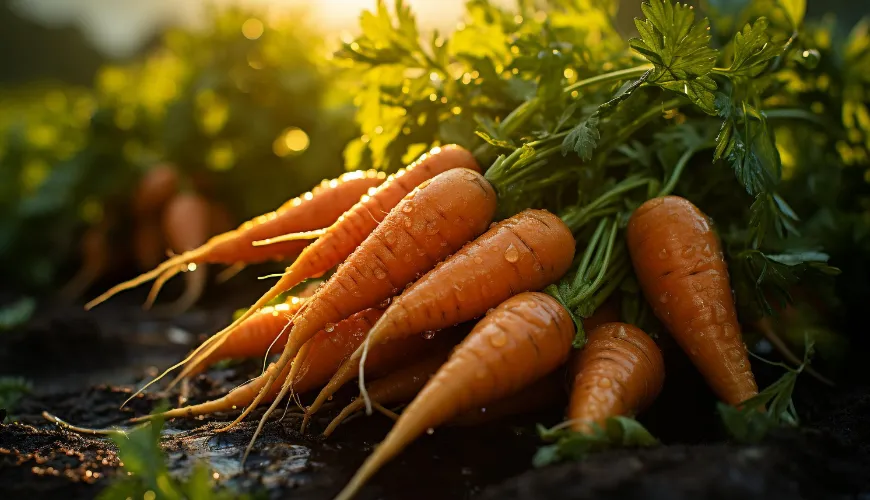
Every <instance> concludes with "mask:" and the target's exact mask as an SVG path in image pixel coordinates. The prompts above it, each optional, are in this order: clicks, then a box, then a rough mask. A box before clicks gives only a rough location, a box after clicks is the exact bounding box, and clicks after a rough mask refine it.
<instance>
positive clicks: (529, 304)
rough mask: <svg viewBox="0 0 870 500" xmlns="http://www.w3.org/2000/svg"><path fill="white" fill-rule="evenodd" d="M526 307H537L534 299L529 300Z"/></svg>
mask: <svg viewBox="0 0 870 500" xmlns="http://www.w3.org/2000/svg"><path fill="white" fill-rule="evenodd" d="M528 307H529V309H534V308H536V307H538V303H537V302H535V301H534V300H530V301H529V303H528Z"/></svg>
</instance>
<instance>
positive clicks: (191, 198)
mask: <svg viewBox="0 0 870 500" xmlns="http://www.w3.org/2000/svg"><path fill="white" fill-rule="evenodd" d="M210 211H211V207H210V205H209V203H208V200H206V199H205V198H203V197H202V196H200V195H198V194H194V193H180V194H178V195H176V196H174V197H173V198H172V199H171V200H169V203H167V204H166V208H164V210H163V234H164V235H165V236H166V242H167V243H169V247H170V248H171V249H172V250H173V251H175V252H177V253H182V252H187V251H189V250H193V249H194V248H197V247H199V246H200V245H202V244H203V243H205V241H206V240H207V239H208V233H209V222H210V217H209V213H210ZM179 271H182V272H185V275H184V276H185V281H186V284H185V289H184V293H183V294H182V296H181V297H179V298H178V299H177V300H176V301H175V303H174V304H173V305H172V306H170V307H171V309H172V310H173V312H176V313H179V312H182V311H185V310H187V309H188V308H190V306H192V305H193V304H194V303H195V302H196V301H197V300H198V299H199V297H200V296H201V295H202V292H203V290H205V284H206V280H207V278H208V272H207V270H206V268H205V265H202V264H201V265H199V266H197V265H196V264H188V265H187V266H179V267H176V268H175V270H173V272H172V273H171V274H169V273H167V275H166V276H164V277H163V279H162V280H160V281H157V282H155V286H154V288H153V289H152V291H151V294H150V295H149V297H148V302H147V303H146V307H149V306H150V305H151V304H152V303H153V302H154V299H156V298H157V293H158V292H159V291H160V285H162V283H163V282H164V281H165V280H166V279H168V278H169V277H171V276H172V275H173V274H175V273H176V272H179Z"/></svg>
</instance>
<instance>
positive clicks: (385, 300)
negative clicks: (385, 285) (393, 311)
mask: <svg viewBox="0 0 870 500" xmlns="http://www.w3.org/2000/svg"><path fill="white" fill-rule="evenodd" d="M392 300H393V299H391V298H386V299H384V300H383V301H381V303H380V304H378V307H379V308H381V309H384V308H385V307H387V306H389V305H390V302H392Z"/></svg>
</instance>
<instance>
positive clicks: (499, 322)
mask: <svg viewBox="0 0 870 500" xmlns="http://www.w3.org/2000/svg"><path fill="white" fill-rule="evenodd" d="M385 316H386V315H385ZM573 337H574V323H573V322H572V320H571V317H570V316H569V314H568V312H567V311H566V310H565V309H564V308H563V307H562V306H561V305H560V304H559V303H558V302H557V301H556V300H555V299H553V298H552V297H550V296H549V295H545V294H542V293H534V292H532V293H529V292H527V293H521V294H519V295H516V296H514V297H511V298H510V299H508V300H506V301H505V302H503V303H502V304H501V305H499V306H498V307H496V308H495V309H494V310H493V311H492V312H491V313H490V314H488V315H487V316H486V317H485V318H483V319H482V320H481V321H480V322H479V323H478V324H477V325H476V326H475V327H474V329H473V330H472V331H471V333H470V334H469V335H468V337H467V338H466V339H465V340H464V341H463V342H462V343H461V344H459V346H458V347H457V348H456V349H455V350H454V351H453V354H451V356H450V359H449V360H448V361H447V363H445V364H444V366H442V367H441V369H439V370H438V373H437V374H435V376H434V377H432V378H431V379H430V380H429V382H428V383H427V384H426V386H425V387H424V388H423V390H422V391H420V394H418V395H417V397H416V398H415V399H414V401H413V402H411V404H410V405H408V407H407V408H405V410H404V411H403V412H402V416H401V417H400V418H399V420H398V421H397V422H396V424H395V425H394V426H393V429H392V430H391V431H390V433H389V434H388V435H387V437H386V438H385V439H384V441H383V442H382V443H381V444H380V445H378V447H377V448H375V451H374V452H373V453H372V455H371V456H370V457H369V458H368V459H367V460H366V461H365V463H364V464H363V465H362V467H360V469H359V470H358V471H357V473H356V475H354V477H353V479H351V481H350V483H349V484H348V485H347V486H346V487H345V488H344V490H342V492H341V493H339V494H338V496H337V497H336V500H348V499H350V498H351V497H353V496H354V495H355V494H356V493H357V492H358V491H359V489H360V488H361V487H362V485H363V484H364V483H365V482H366V481H367V480H368V479H369V478H370V477H371V476H372V475H374V474H375V472H377V471H378V469H380V468H381V467H382V466H383V465H384V464H385V463H387V462H388V461H389V460H390V459H392V458H393V457H395V456H396V455H397V454H398V453H399V452H401V451H402V450H403V449H404V448H405V447H406V446H408V445H409V444H410V443H411V442H412V441H413V440H414V439H416V438H417V437H419V436H420V435H422V434H423V433H425V432H426V431H427V429H432V428H435V427H437V426H439V425H441V424H444V423H447V422H449V421H450V420H452V419H453V418H456V417H457V416H459V415H462V414H463V413H466V412H468V411H471V410H473V409H475V408H479V407H481V406H486V405H488V404H490V403H492V402H494V401H497V400H499V399H501V398H503V397H505V396H507V395H509V394H512V393H515V392H517V391H519V390H520V389H522V388H523V387H526V386H528V385H530V384H532V383H533V382H535V381H536V380H538V379H540V378H541V377H543V376H544V375H546V374H548V373H550V372H552V371H553V370H555V369H556V368H557V367H558V366H559V365H561V364H562V363H563V362H564V361H565V359H567V357H568V354H569V353H570V351H571V341H572V340H573Z"/></svg>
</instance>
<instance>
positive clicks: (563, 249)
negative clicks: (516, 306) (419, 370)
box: [340, 210, 575, 397]
mask: <svg viewBox="0 0 870 500" xmlns="http://www.w3.org/2000/svg"><path fill="white" fill-rule="evenodd" d="M574 245H575V244H574V238H573V237H572V236H571V231H570V230H569V229H568V227H567V226H565V224H563V223H562V221H561V220H560V219H559V218H558V217H556V216H555V215H553V214H551V213H550V212H547V211H545V210H525V211H523V212H521V213H519V214H517V215H515V216H513V217H511V218H510V219H506V220H504V221H502V222H499V223H498V224H495V225H494V226H493V227H492V228H490V229H489V231H487V232H486V233H485V234H483V235H482V236H481V237H479V238H477V239H476V240H474V241H473V242H471V243H470V244H468V245H466V246H465V247H463V248H462V249H461V250H460V251H458V252H456V253H455V254H453V255H451V256H450V257H449V258H448V259H447V260H446V261H444V262H443V263H441V264H440V265H438V266H437V267H436V268H435V269H433V270H432V271H430V272H429V273H427V274H426V275H425V276H423V277H422V278H420V279H419V280H417V282H416V283H414V284H413V285H411V286H410V287H409V288H408V289H407V290H405V291H404V292H402V295H400V296H399V297H397V298H396V299H394V300H393V302H392V304H390V307H389V308H388V309H387V312H386V313H385V314H384V316H383V317H382V318H381V319H380V320H379V321H378V323H377V324H376V325H375V326H374V328H372V331H371V332H369V335H368V337H367V338H366V341H365V343H364V344H363V346H361V347H360V348H359V349H357V352H355V353H354V355H353V356H351V358H350V359H349V360H348V361H347V364H352V366H354V367H356V366H358V367H359V368H358V370H359V384H360V391H361V392H362V394H363V397H365V374H364V370H363V369H364V366H365V361H366V353H365V351H366V350H367V349H368V346H370V345H378V344H382V343H385V342H389V341H391V340H395V339H399V338H402V337H405V336H408V335H413V334H415V333H419V332H424V331H427V330H438V329H440V328H445V327H447V326H450V325H453V324H457V323H461V322H463V321H468V320H471V319H474V318H476V317H479V316H481V315H483V314H484V313H485V312H486V311H487V310H488V309H490V308H492V307H495V306H497V305H499V304H500V303H501V302H503V301H505V300H507V299H508V298H509V297H510V296H511V295H514V294H517V293H519V292H524V291H529V290H540V289H542V288H544V287H545V286H547V285H548V284H550V283H552V282H553V281H555V280H557V279H559V278H560V277H561V276H562V275H563V274H565V272H566V271H567V270H568V268H569V267H570V266H571V260H572V259H573V258H574ZM343 369H344V367H343V368H342V369H340V371H341V370H343Z"/></svg>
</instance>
